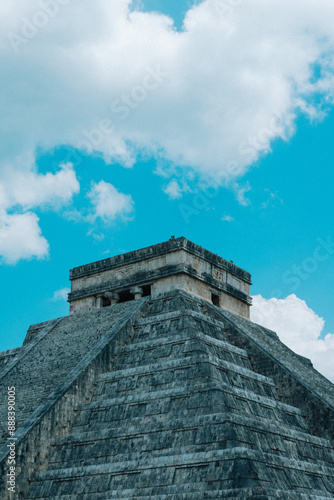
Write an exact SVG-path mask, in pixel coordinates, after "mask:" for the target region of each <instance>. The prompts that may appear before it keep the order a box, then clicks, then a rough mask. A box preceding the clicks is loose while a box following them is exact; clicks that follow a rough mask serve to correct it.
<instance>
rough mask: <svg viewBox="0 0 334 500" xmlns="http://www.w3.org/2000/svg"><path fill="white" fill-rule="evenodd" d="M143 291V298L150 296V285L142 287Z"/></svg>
mask: <svg viewBox="0 0 334 500" xmlns="http://www.w3.org/2000/svg"><path fill="white" fill-rule="evenodd" d="M142 289H143V297H148V296H149V295H151V285H145V286H143V287H142Z"/></svg>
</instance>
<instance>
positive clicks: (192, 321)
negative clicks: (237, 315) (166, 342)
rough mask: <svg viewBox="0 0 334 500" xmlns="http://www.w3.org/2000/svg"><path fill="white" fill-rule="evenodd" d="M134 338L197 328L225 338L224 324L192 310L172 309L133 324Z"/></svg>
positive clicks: (160, 335)
mask: <svg viewBox="0 0 334 500" xmlns="http://www.w3.org/2000/svg"><path fill="white" fill-rule="evenodd" d="M134 329H135V338H134V341H135V342H136V340H147V339H156V338H161V337H164V336H166V335H168V334H171V333H175V334H178V333H179V332H180V331H187V330H197V331H199V332H201V333H204V334H207V335H208V336H210V337H213V338H218V339H220V340H226V338H225V326H224V323H223V322H222V321H217V320H215V319H212V318H209V317H208V316H205V315H203V314H200V313H195V312H192V311H181V310H179V311H173V312H170V313H168V314H161V315H155V316H146V317H145V318H142V319H138V320H137V321H136V323H135V325H134Z"/></svg>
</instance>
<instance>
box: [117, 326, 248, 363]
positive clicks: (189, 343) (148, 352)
mask: <svg viewBox="0 0 334 500" xmlns="http://www.w3.org/2000/svg"><path fill="white" fill-rule="evenodd" d="M190 352H209V353H211V354H212V355H215V356H216V357H218V358H221V359H224V360H226V361H230V362H231V363H234V364H237V365H240V366H244V367H245V368H249V369H250V368H251V366H250V362H249V359H248V356H247V353H246V351H244V350H243V349H239V348H237V347H234V346H233V345H231V344H229V343H227V342H225V341H222V340H218V339H215V338H213V337H209V336H208V335H205V334H202V333H199V332H197V331H195V330H193V331H187V332H182V333H179V334H170V333H169V334H166V335H165V336H163V337H162V338H161V337H159V338H155V339H151V340H149V341H140V340H137V341H136V339H134V340H133V342H132V343H131V344H129V345H124V346H122V347H121V348H120V349H119V351H118V353H117V359H116V364H117V366H119V364H120V363H121V362H122V363H123V364H124V365H125V366H139V365H141V364H147V361H148V360H151V359H156V360H157V359H164V358H168V357H170V356H172V355H173V356H179V355H181V354H187V353H190Z"/></svg>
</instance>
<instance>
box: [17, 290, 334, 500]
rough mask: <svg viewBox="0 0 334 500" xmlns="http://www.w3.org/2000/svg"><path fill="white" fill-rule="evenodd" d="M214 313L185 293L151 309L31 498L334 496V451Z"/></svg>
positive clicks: (81, 409)
mask: <svg viewBox="0 0 334 500" xmlns="http://www.w3.org/2000/svg"><path fill="white" fill-rule="evenodd" d="M210 307H212V306H210ZM210 307H209V306H207V305H206V304H205V302H204V301H200V300H195V298H194V299H192V298H191V296H190V295H188V296H187V295H186V294H183V293H175V294H174V295H169V296H168V297H164V296H161V297H160V298H158V299H155V300H151V301H150V303H149V308H148V311H147V312H146V313H145V315H144V317H142V318H141V319H138V320H137V321H136V323H135V325H134V327H135V331H134V335H133V339H132V341H131V342H130V343H129V344H127V345H126V344H125V345H123V346H122V347H121V348H120V349H119V350H118V353H117V357H116V359H115V362H114V364H113V369H112V371H109V372H106V373H103V374H101V375H100V376H99V377H98V379H97V380H96V386H95V391H94V396H93V400H92V401H90V402H88V403H87V402H86V403H85V402H82V404H80V405H78V406H77V407H76V408H75V418H74V419H73V424H72V427H71V430H70V432H69V433H68V434H66V435H64V436H60V437H57V438H55V440H54V442H53V443H52V449H51V451H50V459H49V463H48V467H47V469H46V470H44V471H40V472H38V473H36V476H35V477H34V478H33V480H32V482H31V483H30V485H29V488H28V491H27V493H26V494H25V497H24V498H25V499H26V500H28V499H29V500H33V499H34V500H37V499H49V500H74V499H80V500H109V499H110V500H111V499H119V500H121V499H130V498H131V499H135V498H137V499H142V498H150V499H156V500H163V499H189V500H190V499H205V498H208V499H209V498H232V499H241V498H242V499H258V500H260V499H263V500H264V499H277V498H281V499H296V500H297V499H322V498H334V479H333V473H334V452H333V449H332V446H331V444H330V442H329V441H328V440H327V439H324V438H320V437H316V436H312V435H311V434H309V432H308V426H307V423H306V421H305V420H304V418H303V416H302V414H301V411H300V410H299V409H298V408H296V407H293V406H290V405H287V404H285V403H284V402H282V401H280V399H279V397H278V393H277V390H276V387H275V385H274V383H273V381H272V379H270V378H268V377H266V376H263V375H260V374H258V373H255V372H254V371H253V369H252V367H251V364H250V361H249V358H248V355H247V352H246V351H245V350H244V349H240V348H238V347H236V346H235V345H233V344H232V343H231V341H229V340H228V335H227V332H226V325H225V324H224V322H223V321H222V320H217V319H213V316H214V315H212V314H211V312H210Z"/></svg>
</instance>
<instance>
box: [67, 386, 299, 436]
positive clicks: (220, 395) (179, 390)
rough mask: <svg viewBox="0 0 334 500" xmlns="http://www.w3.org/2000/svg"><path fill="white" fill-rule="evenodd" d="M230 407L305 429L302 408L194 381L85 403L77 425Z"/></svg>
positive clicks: (199, 412)
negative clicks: (183, 384)
mask: <svg viewBox="0 0 334 500" xmlns="http://www.w3.org/2000/svg"><path fill="white" fill-rule="evenodd" d="M181 403H182V404H181ZM231 410H232V411H238V412H241V413H242V414H245V415H250V416H254V415H255V416H257V417H265V418H268V419H270V420H274V421H279V422H282V423H284V424H288V425H293V426H294V427H296V428H300V429H305V428H306V424H305V421H304V419H303V418H302V417H301V412H300V410H299V409H297V408H295V407H293V406H290V405H286V404H284V403H281V402H280V401H275V400H274V399H271V398H267V397H264V396H259V395H257V394H254V393H251V392H250V391H244V390H240V389H238V388H234V387H231V386H230V385H228V384H224V383H219V384H218V383H217V382H205V383H194V384H188V385H187V386H186V387H184V386H178V387H174V388H172V389H167V390H162V391H159V390H157V391H147V392H141V393H135V394H132V395H127V396H121V397H116V398H111V399H103V400H100V401H93V402H91V403H88V404H83V405H80V406H79V407H78V408H77V411H78V415H77V417H76V420H75V423H74V427H77V426H83V425H88V426H97V425H99V426H100V425H101V424H102V423H105V424H106V423H107V422H112V421H123V420H124V419H132V418H134V417H140V416H141V417H144V416H149V415H158V414H164V415H166V414H167V413H169V415H170V417H171V418H176V417H177V416H179V417H181V416H184V415H188V417H189V418H192V417H193V416H194V415H198V414H202V415H203V414H211V413H217V412H222V411H231Z"/></svg>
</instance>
